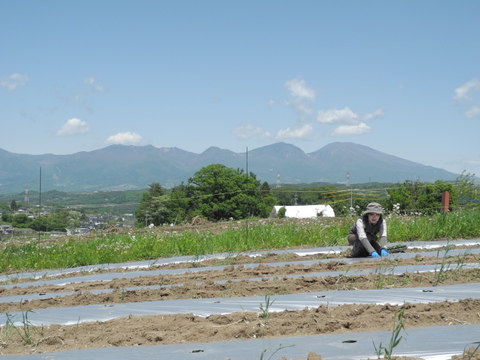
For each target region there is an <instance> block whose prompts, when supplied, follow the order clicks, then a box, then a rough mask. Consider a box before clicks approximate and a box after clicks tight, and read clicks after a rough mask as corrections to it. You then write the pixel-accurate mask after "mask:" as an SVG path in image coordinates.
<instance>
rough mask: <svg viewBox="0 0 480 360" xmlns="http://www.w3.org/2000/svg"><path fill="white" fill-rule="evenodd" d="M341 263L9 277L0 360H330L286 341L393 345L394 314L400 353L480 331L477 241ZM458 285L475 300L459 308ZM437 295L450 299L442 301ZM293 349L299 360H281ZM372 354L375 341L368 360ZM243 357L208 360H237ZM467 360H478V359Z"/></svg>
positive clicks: (173, 262)
mask: <svg viewBox="0 0 480 360" xmlns="http://www.w3.org/2000/svg"><path fill="white" fill-rule="evenodd" d="M427 245H428V246H427ZM347 251H348V250H347V248H346V247H329V248H316V249H305V248H298V249H285V250H284V251H276V252H274V251H267V252H255V253H243V254H220V255H218V256H206V257H184V258H174V259H161V261H148V262H142V263H125V264H118V265H109V266H107V265H102V266H97V267H95V266H93V267H88V268H87V267H85V268H80V269H70V271H69V272H65V271H64V272H58V274H57V273H56V272H55V271H48V272H41V271H37V272H34V273H33V272H32V273H30V274H29V273H23V274H22V275H21V276H12V275H9V276H4V277H3V280H4V281H3V284H2V285H1V286H0V296H1V297H0V309H1V311H0V313H3V314H4V316H3V318H2V319H1V323H2V325H3V326H2V328H1V333H0V354H2V355H27V354H29V356H28V357H26V358H32V356H33V355H35V356H41V354H45V356H47V355H49V356H53V355H54V354H55V353H59V352H62V354H64V355H62V357H59V358H69V357H66V356H67V355H65V354H68V351H69V350H80V349H105V348H119V347H139V346H140V347H142V348H145V347H148V346H174V345H178V346H180V347H181V346H185V345H188V344H192V346H194V349H193V350H192V349H190V350H189V357H187V356H185V357H178V358H185V359H187V358H188V359H190V358H192V359H193V358H198V359H207V358H209V357H208V352H207V353H205V351H204V350H202V346H200V345H197V344H208V343H211V344H216V343H218V344H222V343H224V342H230V343H232V342H240V341H244V340H253V339H256V340H259V339H277V340H278V339H282V338H285V339H287V338H288V341H289V342H288V343H284V344H283V345H282V346H280V345H276V346H277V347H276V348H275V347H274V348H267V347H266V348H265V349H264V350H260V351H257V354H258V356H256V357H254V359H255V358H258V359H268V358H270V359H272V360H273V359H295V360H297V359H309V360H315V359H321V358H324V359H328V358H330V357H329V356H328V354H327V355H326V354H322V353H321V352H318V351H313V350H312V349H314V347H313V346H312V348H310V349H309V348H308V346H306V347H305V346H295V343H292V337H293V338H294V339H295V338H298V339H299V343H300V339H304V338H307V337H311V336H314V337H317V338H322V337H324V336H328V335H335V334H343V335H345V336H348V335H351V336H353V335H354V334H358V333H362V334H368V333H372V334H373V333H375V332H379V331H380V332H381V331H383V332H385V331H386V332H388V333H391V332H392V328H393V327H394V325H395V319H396V316H398V314H399V313H400V312H401V313H402V318H401V322H402V324H403V327H404V329H405V330H404V331H405V332H406V333H404V332H402V335H403V338H404V339H403V340H404V341H407V342H408V333H409V331H413V329H422V328H423V329H425V328H430V327H441V329H443V328H444V329H446V331H449V330H448V329H449V328H451V329H453V327H454V326H470V325H479V324H480V291H478V286H479V284H480V270H479V257H480V240H478V241H476V240H470V241H466V242H465V241H460V240H458V241H449V242H445V241H444V242H422V246H419V247H417V246H409V248H408V249H407V250H406V251H405V252H404V253H396V254H391V255H390V256H389V257H388V258H383V259H381V260H376V259H370V258H366V259H350V258H348V257H347ZM465 284H471V289H472V291H471V292H468V291H467V293H466V294H465V295H461V296H458V297H457V296H456V295H458V294H463V292H465V291H464V290H460V291H459V292H455V291H458V290H456V289H457V287H462V286H465ZM437 289H438V290H441V291H444V292H445V293H447V294H449V293H448V291H451V289H453V291H454V294H456V295H455V296H453V297H452V295H449V296H447V297H445V298H443V297H442V296H444V295H442V293H440V294H438V293H439V292H437ZM467 289H469V287H468V286H467ZM399 291H400V292H399ZM412 292H413V295H412ZM364 294H368V296H367V298H369V299H370V300H368V301H364V300H362V296H364ZM416 294H418V296H417V295H416ZM429 296H432V298H429ZM344 297H345V298H346V299H347V300H346V301H342V299H343V298H344ZM348 297H352V300H348ZM429 299H431V301H430V300H429ZM205 306H206V308H205ZM216 308H217V309H216ZM211 309H214V310H211ZM476 341H480V336H478V339H476ZM193 344H195V345H193ZM290 344H291V346H294V349H295V352H294V354H295V355H288V357H284V353H285V352H286V350H287V346H289V349H290ZM465 345H468V344H465ZM199 346H200V348H199ZM375 346H377V347H378V346H380V341H379V342H378V343H375V339H373V341H370V347H371V353H372V356H373V357H372V358H375ZM475 346H476V345H475V344H472V345H471V350H473V349H474V348H475ZM126 349H127V348H126ZM65 351H67V352H66V353H64V352H65ZM92 351H94V350H92ZM99 351H100V350H99ZM73 353H75V352H72V354H73ZM240 353H241V352H240ZM240 353H238V352H237V354H236V353H231V354H228V351H227V352H226V353H225V352H224V353H222V357H218V355H217V357H215V356H213V357H210V358H211V359H232V360H235V359H243V357H241V356H240V355H241V354H240ZM457 353H458V351H457ZM289 354H291V351H290V352H289ZM394 354H395V351H394ZM337 355H338V356H341V353H340V354H337ZM457 355H458V354H457ZM468 355H469V356H470V355H472V356H470V357H463V358H465V359H467V358H470V359H480V354H479V352H478V351H477V352H476V353H474V354H473V352H470V353H469V354H468ZM192 356H193V357H192ZM195 356H196V357H195ZM206 356H207V357H206ZM322 356H323V357H322ZM7 358H8V357H7ZM12 358H19V357H18V356H13V357H12ZM35 358H43V357H35ZM45 358H52V357H45ZM72 358H74V357H72ZM126 358H128V357H126ZM338 358H341V357H338ZM449 358H450V357H449ZM459 358H460V357H459Z"/></svg>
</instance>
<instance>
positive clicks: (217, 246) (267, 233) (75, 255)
mask: <svg viewBox="0 0 480 360" xmlns="http://www.w3.org/2000/svg"><path fill="white" fill-rule="evenodd" d="M353 221H354V219H353V218H318V219H314V220H296V221H292V220H285V221H267V220H249V221H247V222H245V221H243V222H229V223H221V224H210V226H208V227H206V228H197V227H188V228H169V227H168V228H167V227H160V228H153V229H142V230H131V231H128V232H127V231H125V232H121V233H101V234H100V233H99V234H96V235H89V236H84V237H68V238H63V239H55V240H54V239H49V240H48V241H45V240H33V241H26V242H15V243H14V242H11V243H9V242H6V243H4V244H3V246H2V249H1V255H0V273H7V272H12V271H13V272H17V271H21V270H40V269H57V268H71V267H77V266H83V265H91V264H102V263H117V262H126V261H138V260H148V259H157V258H163V257H172V256H181V255H194V256H200V255H203V254H213V253H237V252H241V251H248V250H268V249H282V248H291V247H299V246H312V247H321V246H329V245H347V243H346V234H347V233H348V229H349V227H350V226H351V225H352V223H353ZM388 231H389V241H390V242H405V241H413V240H433V239H468V238H475V237H480V209H477V210H468V211H467V210H465V211H460V212H452V213H447V214H437V215H435V216H428V217H426V216H418V217H399V216H393V217H389V218H388Z"/></svg>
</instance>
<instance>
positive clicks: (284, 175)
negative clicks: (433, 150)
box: [0, 142, 458, 194]
mask: <svg viewBox="0 0 480 360" xmlns="http://www.w3.org/2000/svg"><path fill="white" fill-rule="evenodd" d="M247 163H248V164H247ZM211 164H222V165H225V166H227V167H231V168H235V169H244V168H246V166H247V165H248V171H249V172H253V173H254V174H255V175H256V176H257V179H259V180H260V181H262V182H263V181H266V182H268V183H270V184H273V183H276V182H277V181H278V179H279V177H281V182H282V183H284V184H287V183H313V182H320V181H321V182H329V183H337V182H338V183H340V182H345V179H346V176H347V173H348V174H349V176H350V180H351V183H352V184H355V183H365V182H389V183H398V182H404V181H405V180H419V181H422V182H425V181H435V180H455V179H456V178H457V177H458V175H457V174H453V173H451V172H448V171H445V170H443V169H438V168H434V167H431V166H425V165H421V164H418V163H415V162H412V161H409V160H405V159H401V158H399V157H395V156H392V155H388V154H385V153H382V152H380V151H377V150H374V149H372V148H370V147H368V146H364V145H359V144H355V143H351V142H334V143H331V144H328V145H326V146H324V147H322V148H321V149H319V150H317V151H314V152H311V153H308V154H306V153H305V152H304V151H302V150H301V149H300V148H298V147H296V146H294V145H292V144H288V143H285V142H279V143H275V144H271V145H267V146H263V147H260V148H257V149H254V150H251V151H249V152H248V156H246V152H244V153H235V152H233V151H230V150H225V149H220V148H218V147H215V146H211V147H209V148H208V149H206V150H205V151H204V152H202V153H201V154H195V153H192V152H189V151H185V150H182V149H179V148H177V147H163V148H159V147H154V146H152V145H146V146H134V145H110V146H108V147H106V148H103V149H99V150H94V151H90V152H85V151H83V152H78V153H75V154H72V155H52V154H45V155H24V154H13V153H10V152H7V151H5V150H2V149H0V193H4V194H8V193H12V194H15V193H19V192H22V191H23V190H24V186H25V184H29V185H31V186H33V185H34V184H38V182H39V178H38V173H39V172H38V169H39V168H40V167H42V188H43V189H44V190H45V191H48V190H60V191H93V190H103V191H106V190H115V189H125V188H129V189H146V188H148V185H149V184H151V183H154V182H158V183H160V184H162V186H164V187H166V188H170V187H173V186H175V185H178V184H180V183H182V182H187V181H188V179H189V178H190V177H192V175H193V174H194V173H195V172H197V171H198V170H200V169H201V168H202V167H204V166H207V165H211Z"/></svg>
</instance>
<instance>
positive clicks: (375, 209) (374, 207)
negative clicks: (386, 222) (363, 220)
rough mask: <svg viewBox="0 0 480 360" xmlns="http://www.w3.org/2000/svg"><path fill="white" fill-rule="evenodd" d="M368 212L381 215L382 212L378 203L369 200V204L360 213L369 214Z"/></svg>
mask: <svg viewBox="0 0 480 360" xmlns="http://www.w3.org/2000/svg"><path fill="white" fill-rule="evenodd" d="M370 213H375V214H380V215H382V214H383V209H382V205H380V204H379V203H376V202H371V203H370V204H368V205H367V208H366V209H365V211H364V212H363V213H362V215H365V214H370Z"/></svg>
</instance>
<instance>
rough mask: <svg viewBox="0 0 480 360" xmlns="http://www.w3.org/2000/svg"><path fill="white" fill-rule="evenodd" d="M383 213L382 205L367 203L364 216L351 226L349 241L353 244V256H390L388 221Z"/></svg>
mask: <svg viewBox="0 0 480 360" xmlns="http://www.w3.org/2000/svg"><path fill="white" fill-rule="evenodd" d="M382 215H383V209H382V206H381V205H380V204H379V203H376V202H372V203H370V204H368V205H367V208H366V209H365V211H364V212H363V213H362V217H361V218H359V219H358V220H357V221H356V222H355V224H354V225H353V226H352V227H351V228H350V233H349V234H348V243H349V244H350V245H353V248H352V254H351V257H366V256H372V257H374V258H376V257H378V256H379V255H380V256H388V251H387V249H386V246H387V222H386V221H385V219H384V218H383V216H382ZM378 237H380V244H379V243H378Z"/></svg>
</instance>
